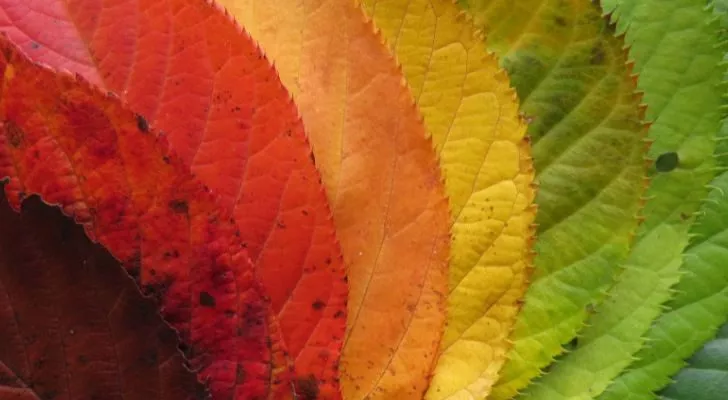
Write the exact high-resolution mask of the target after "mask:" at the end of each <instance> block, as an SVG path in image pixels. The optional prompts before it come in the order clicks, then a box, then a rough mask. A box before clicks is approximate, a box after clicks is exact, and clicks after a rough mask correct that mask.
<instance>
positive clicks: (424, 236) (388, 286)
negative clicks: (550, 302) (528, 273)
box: [222, 0, 450, 399]
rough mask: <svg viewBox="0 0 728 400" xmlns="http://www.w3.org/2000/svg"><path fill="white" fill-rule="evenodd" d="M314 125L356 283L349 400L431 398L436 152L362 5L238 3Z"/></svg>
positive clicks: (346, 372) (437, 314)
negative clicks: (428, 393)
mask: <svg viewBox="0 0 728 400" xmlns="http://www.w3.org/2000/svg"><path fill="white" fill-rule="evenodd" d="M222 4H223V5H224V6H225V7H227V9H228V10H230V12H231V13H232V14H233V15H234V16H235V17H236V18H237V19H238V20H239V21H240V22H241V23H242V24H243V26H245V28H246V29H247V30H249V32H250V34H251V36H252V37H253V38H254V39H255V40H256V41H258V42H259V43H260V45H261V47H262V48H263V49H265V52H266V55H267V56H268V57H270V58H271V60H273V61H274V63H275V65H276V67H277V68H278V70H279V72H280V74H281V79H282V81H283V82H284V84H285V85H286V87H287V88H288V89H289V90H290V91H291V93H293V95H294V99H295V101H296V104H297V105H298V107H299V110H300V112H301V116H302V118H303V121H304V123H305V125H306V129H307V132H308V133H309V137H310V140H311V143H312V145H313V149H314V154H315V156H316V165H317V166H318V168H319V170H320V171H321V172H322V176H323V181H324V185H325V186H326V190H327V194H328V197H329V201H330V203H331V205H332V211H333V215H334V222H335V224H336V228H337V234H338V237H339V239H340V241H341V245H342V249H343V253H344V259H345V262H346V264H347V271H348V276H349V285H350V295H349V319H348V335H347V339H346V342H345V345H344V350H343V354H342V363H341V368H342V391H343V394H344V397H345V398H347V399H363V398H371V399H374V398H384V399H419V398H421V396H422V393H423V392H424V391H425V390H426V389H427V383H428V381H429V376H430V373H431V369H432V364H433V363H434V360H435V357H436V354H437V349H438V345H439V342H440V338H441V336H442V330H443V323H444V318H445V312H444V306H445V297H446V295H447V261H448V254H449V240H450V237H449V232H448V230H449V221H448V219H449V216H448V210H447V203H446V201H445V198H444V188H443V183H442V180H441V177H440V173H439V167H438V164H437V160H436V158H435V155H434V151H433V149H432V145H431V143H430V142H429V141H428V140H426V136H425V129H424V127H423V124H422V122H421V119H420V117H419V115H418V114H417V111H416V108H415V105H414V104H413V100H412V95H411V93H410V92H409V91H408V90H407V88H406V86H404V85H403V77H402V74H401V72H400V71H399V70H398V69H397V66H396V64H395V62H394V60H393V59H392V57H391V55H390V54H389V53H388V51H387V48H386V47H385V46H384V44H383V42H382V39H381V38H380V37H379V36H378V35H377V34H375V32H374V29H373V27H372V25H371V23H369V22H368V21H367V20H366V18H365V16H364V14H363V13H362V11H361V10H360V9H358V7H356V5H355V3H354V2H353V1H352V2H349V1H338V0H312V1H300V0H265V1H263V0H259V1H256V0H226V1H223V2H222Z"/></svg>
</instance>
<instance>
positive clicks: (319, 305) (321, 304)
mask: <svg viewBox="0 0 728 400" xmlns="http://www.w3.org/2000/svg"><path fill="white" fill-rule="evenodd" d="M325 306H326V303H324V302H323V301H321V300H316V301H314V302H313V304H311V307H312V308H313V309H314V310H316V311H320V310H322V309H323V308H324V307H325Z"/></svg>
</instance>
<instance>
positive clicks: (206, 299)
mask: <svg viewBox="0 0 728 400" xmlns="http://www.w3.org/2000/svg"><path fill="white" fill-rule="evenodd" d="M200 305H201V306H203V307H215V298H214V297H213V296H212V295H211V294H210V293H207V292H200Z"/></svg>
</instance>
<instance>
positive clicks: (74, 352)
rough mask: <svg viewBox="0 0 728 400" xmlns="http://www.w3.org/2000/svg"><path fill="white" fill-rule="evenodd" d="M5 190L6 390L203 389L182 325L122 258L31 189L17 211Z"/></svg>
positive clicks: (168, 399) (154, 398)
mask: <svg viewBox="0 0 728 400" xmlns="http://www.w3.org/2000/svg"><path fill="white" fill-rule="evenodd" d="M0 186H1V185H0ZM2 191H3V190H2V189H1V188H0V226H2V227H4V228H10V229H0V321H3V322H2V323H3V328H2V329H0V398H3V399H15V400H34V399H38V398H44V399H51V398H70V397H73V398H89V399H90V398H102V397H103V398H108V396H112V394H113V396H114V397H117V396H118V397H119V398H122V397H123V398H124V399H126V400H133V399H138V400H182V399H189V400H192V399H195V398H199V397H198V396H197V395H196V394H198V393H201V391H202V389H204V388H202V387H201V385H199V383H198V382H197V380H196V379H195V374H193V373H191V372H190V371H189V370H188V369H186V368H185V367H184V358H183V357H182V354H181V353H180V352H179V350H178V349H177V344H178V342H177V337H176V333H175V332H174V330H173V329H172V328H171V327H169V326H168V325H166V324H165V323H164V321H163V320H162V318H161V317H160V316H159V314H157V310H156V305H155V304H154V302H153V301H151V300H150V299H145V298H143V297H142V294H141V293H139V289H138V288H137V287H136V285H135V284H134V282H133V281H132V280H131V279H129V276H128V275H127V274H126V273H125V272H124V270H123V269H122V268H121V267H120V265H119V262H118V261H116V260H114V258H113V257H112V256H111V255H110V254H109V253H108V252H107V251H106V250H105V249H103V248H102V247H101V246H99V245H95V244H93V243H91V242H90V241H89V240H88V238H87V237H86V235H84V233H83V230H82V229H81V228H80V227H79V226H78V225H75V224H74V223H73V222H72V221H70V220H69V219H68V218H65V217H63V216H62V215H61V213H60V212H59V211H58V210H57V209H54V208H51V207H48V206H46V205H44V204H43V203H42V202H41V201H40V200H39V199H38V198H37V197H35V196H33V197H32V198H30V199H28V200H26V201H25V202H24V203H23V207H22V208H23V209H22V213H21V214H18V213H15V212H13V211H12V210H11V209H10V206H9V204H8V201H7V199H6V198H5V195H4V193H2ZM71 395H73V396H71Z"/></svg>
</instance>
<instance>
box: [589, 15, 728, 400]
mask: <svg viewBox="0 0 728 400" xmlns="http://www.w3.org/2000/svg"><path fill="white" fill-rule="evenodd" d="M604 5H605V9H606V10H608V11H609V10H614V14H613V15H614V18H616V20H617V22H618V29H620V30H626V29H627V27H629V31H628V32H629V33H628V36H627V41H628V42H629V43H631V45H632V50H631V51H630V57H632V58H634V59H635V60H636V62H637V63H636V69H637V70H638V71H640V76H641V80H640V82H641V83H640V86H641V87H642V88H643V89H644V91H645V100H646V102H647V103H648V104H649V108H648V113H650V114H648V117H650V118H651V119H654V120H655V123H654V125H653V127H652V130H651V136H654V137H655V138H656V139H657V141H656V142H655V144H654V146H653V151H654V154H664V153H667V152H675V153H677V154H678V155H679V161H680V166H679V168H677V169H676V170H674V171H671V172H670V173H668V174H660V175H658V176H657V177H655V180H654V183H653V184H652V185H651V189H650V193H649V194H651V195H653V196H654V197H655V199H654V200H651V201H649V202H648V203H647V207H646V213H648V214H647V215H650V214H651V215H654V217H653V218H652V224H650V222H651V221H650V219H648V220H647V223H648V224H650V225H654V226H656V227H655V228H654V230H653V232H659V229H664V228H663V227H668V228H672V229H674V230H675V231H676V232H678V233H680V234H681V236H679V238H680V239H681V241H676V240H667V239H664V238H659V237H658V239H661V240H660V247H659V248H658V247H655V248H653V249H649V251H644V252H642V257H644V258H646V259H649V258H654V257H655V255H656V254H662V253H663V252H664V250H665V249H673V250H674V251H676V252H677V251H680V250H683V249H685V251H686V255H685V256H682V257H681V255H680V253H677V254H676V255H675V256H673V257H674V259H673V261H672V262H673V263H674V265H675V267H674V268H673V270H675V269H676V268H677V267H679V269H678V270H676V271H675V272H674V275H673V279H672V282H674V281H676V280H678V279H679V280H680V282H679V283H678V284H677V285H676V286H675V287H674V288H673V291H674V293H675V296H676V298H675V299H673V300H671V301H670V302H669V303H667V307H666V308H667V310H672V309H675V308H682V307H683V306H685V305H687V303H688V302H692V301H694V300H695V299H697V298H700V297H702V296H704V295H706V296H707V295H709V293H710V292H711V291H713V290H715V289H714V288H713V287H712V286H708V287H703V282H705V280H706V279H707V280H708V281H710V282H711V284H712V282H713V280H715V279H716V276H715V275H713V272H710V271H711V269H710V266H709V265H705V264H703V263H700V264H696V265H693V264H692V263H693V262H695V261H693V260H689V258H690V257H691V256H690V255H689V254H690V253H692V250H691V249H692V248H693V247H694V246H696V243H694V242H695V239H691V240H690V244H689V245H688V247H687V248H686V247H685V246H686V245H687V243H688V240H689V239H690V238H691V236H695V235H698V237H702V236H704V235H705V232H704V231H703V229H704V228H700V227H698V226H695V227H694V228H691V231H687V226H686V225H687V224H688V223H690V222H692V218H685V217H686V216H688V217H689V216H690V215H691V213H693V212H694V211H695V210H697V209H698V207H699V205H700V204H701V203H702V197H704V196H705V194H706V192H707V189H708V187H707V185H706V184H707V183H708V182H709V181H710V179H711V178H712V177H713V176H714V174H715V173H716V172H717V171H716V161H721V159H723V158H724V157H723V156H722V154H721V153H723V152H724V151H723V150H721V149H720V147H721V145H717V144H718V143H720V142H716V141H715V136H716V134H717V133H718V132H719V130H720V129H721V119H722V118H723V117H724V115H723V114H724V113H723V111H721V107H722V104H723V101H722V99H721V97H722V95H723V93H724V92H725V89H724V87H721V86H719V85H720V83H721V82H722V81H723V77H724V72H725V67H724V66H723V65H721V60H722V59H723V56H724V53H725V50H726V48H725V43H722V39H721V38H720V31H719V29H720V28H719V23H718V21H717V20H716V18H715V17H713V16H712V15H711V13H712V11H711V10H710V9H706V8H705V7H704V6H703V5H701V4H697V3H696V2H691V1H675V2H670V3H669V7H666V4H665V3H662V2H660V3H659V4H658V3H656V2H652V1H645V2H640V3H639V4H637V3H634V2H631V1H627V2H614V1H609V2H605V3H604ZM655 7H658V8H657V9H656V8H655ZM656 10H659V12H656ZM670 32H674V33H670ZM666 38H670V40H666ZM677 60H680V61H679V62H678V61H677ZM665 77H675V78H672V79H665ZM678 78H679V79H678ZM653 105H654V107H653ZM721 140H722V139H721ZM714 149H715V150H714ZM713 152H715V154H716V157H715V158H714V157H711V155H712V153H713ZM658 161H659V158H658ZM721 162H722V161H721ZM658 178H659V180H658ZM658 184H659V186H658ZM715 184H716V183H715V182H714V183H713V185H715ZM721 185H722V184H721ZM711 196H715V194H713V195H711ZM713 198H714V197H713ZM703 207H704V208H705V207H708V209H710V208H711V207H713V206H712V205H708V204H707V203H705V205H703ZM703 211H704V210H701V212H703ZM660 218H661V219H660ZM658 223H659V224H660V225H657V224H658ZM713 223H718V221H715V222H711V223H710V224H711V225H712V224H713ZM650 225H648V226H647V228H649V227H650ZM649 234H650V235H653V236H654V234H652V233H649ZM645 235H647V233H646V232H645ZM701 240H702V239H699V240H698V242H699V241H701ZM645 250H648V249H645ZM701 251H702V250H701ZM711 257H713V255H711ZM714 268H717V266H715V267H714ZM714 271H718V270H717V269H716V270H714ZM693 274H697V275H696V276H692V275H693ZM704 274H705V275H704ZM672 282H669V281H668V282H666V283H660V284H662V285H667V284H670V283H672ZM639 288H641V283H640V286H639ZM683 291H689V293H690V294H689V295H688V296H687V297H686V296H684V295H683V294H682V292H683ZM692 296H697V297H692ZM688 299H692V300H688ZM695 307H696V308H691V307H686V309H685V310H682V311H679V312H676V313H672V312H667V313H665V314H663V315H662V316H661V317H660V318H659V319H657V320H656V321H655V322H653V323H652V324H651V325H649V326H648V327H649V330H647V332H645V334H644V336H645V338H644V342H645V346H643V347H642V349H641V350H640V351H638V352H637V353H636V354H634V356H633V358H634V359H635V360H639V361H635V362H633V363H632V364H631V365H630V366H629V369H628V370H627V371H625V373H623V374H622V375H621V376H620V377H618V378H617V379H616V380H615V381H614V382H613V383H611V384H610V386H609V387H608V388H607V390H606V392H605V393H604V394H603V395H602V396H600V398H605V399H620V400H622V399H631V398H635V399H640V398H652V397H653V394H652V393H651V392H653V391H655V390H657V389H659V388H661V387H663V386H664V385H665V384H667V383H668V377H669V376H670V375H672V374H673V373H674V372H676V371H677V370H678V369H679V368H680V367H681V366H682V359H683V358H686V357H688V356H689V355H690V354H691V353H692V352H693V351H695V350H697V349H698V348H699V346H700V344H702V342H704V341H705V340H707V339H708V338H709V337H710V334H712V332H714V331H715V329H717V327H718V326H719V325H720V323H721V322H715V321H714V320H713V319H711V318H707V317H706V316H705V315H704V314H703V313H702V312H698V313H697V314H694V315H691V316H690V317H688V319H687V320H684V319H683V317H684V316H685V315H687V314H688V313H690V312H695V310H700V309H701V308H700V307H701V306H700V305H696V306H695ZM625 323H632V322H631V321H625ZM686 326H693V327H694V329H696V331H695V332H693V331H692V330H690V331H687V330H686V328H685V327H686ZM699 332H706V333H707V334H708V336H707V337H704V338H702V339H700V338H699V337H700V336H701V335H702V333H699ZM696 334H697V337H695V336H693V335H696ZM673 340H675V341H673ZM693 340H695V342H694V341H693ZM675 343H680V344H681V345H680V346H678V347H677V348H676V346H675ZM683 352H684V353H683ZM676 353H677V354H676ZM676 358H677V359H676ZM635 379H636V380H635ZM633 382H637V384H636V385H635V384H634V383H633Z"/></svg>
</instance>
